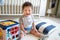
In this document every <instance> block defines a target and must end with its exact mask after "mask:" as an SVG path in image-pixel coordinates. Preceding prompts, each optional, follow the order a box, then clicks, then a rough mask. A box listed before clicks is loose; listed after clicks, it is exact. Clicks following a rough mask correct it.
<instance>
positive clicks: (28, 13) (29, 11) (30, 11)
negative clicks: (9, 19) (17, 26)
mask: <svg viewBox="0 0 60 40" xmlns="http://www.w3.org/2000/svg"><path fill="white" fill-rule="evenodd" d="M31 13H32V8H31V7H30V6H27V7H24V9H23V15H24V16H28V15H30V14H31Z"/></svg>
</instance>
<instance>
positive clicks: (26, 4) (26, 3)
mask: <svg viewBox="0 0 60 40" xmlns="http://www.w3.org/2000/svg"><path fill="white" fill-rule="evenodd" d="M27 6H30V7H31V8H33V5H32V4H31V3H30V2H25V3H24V4H23V5H22V10H23V9H24V7H27Z"/></svg>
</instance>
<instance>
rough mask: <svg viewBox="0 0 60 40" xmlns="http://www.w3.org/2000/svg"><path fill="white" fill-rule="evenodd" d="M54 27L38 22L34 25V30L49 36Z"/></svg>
mask: <svg viewBox="0 0 60 40" xmlns="http://www.w3.org/2000/svg"><path fill="white" fill-rule="evenodd" d="M55 27H56V26H54V25H52V24H49V23H47V22H40V23H39V24H37V25H36V29H37V30H38V31H39V32H41V33H43V34H50V33H51V32H53V31H54V30H55Z"/></svg>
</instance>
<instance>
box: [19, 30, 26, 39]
mask: <svg viewBox="0 0 60 40" xmlns="http://www.w3.org/2000/svg"><path fill="white" fill-rule="evenodd" d="M24 35H25V34H24V32H23V31H22V30H21V31H20V38H22V37H24Z"/></svg>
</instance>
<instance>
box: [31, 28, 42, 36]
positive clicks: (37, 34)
mask: <svg viewBox="0 0 60 40" xmlns="http://www.w3.org/2000/svg"><path fill="white" fill-rule="evenodd" d="M30 33H31V34H33V35H35V36H36V37H42V36H43V34H41V33H39V32H38V31H36V30H34V29H32V30H31V32H30Z"/></svg>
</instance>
